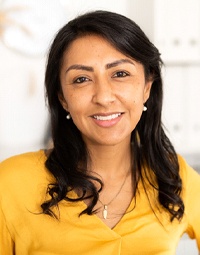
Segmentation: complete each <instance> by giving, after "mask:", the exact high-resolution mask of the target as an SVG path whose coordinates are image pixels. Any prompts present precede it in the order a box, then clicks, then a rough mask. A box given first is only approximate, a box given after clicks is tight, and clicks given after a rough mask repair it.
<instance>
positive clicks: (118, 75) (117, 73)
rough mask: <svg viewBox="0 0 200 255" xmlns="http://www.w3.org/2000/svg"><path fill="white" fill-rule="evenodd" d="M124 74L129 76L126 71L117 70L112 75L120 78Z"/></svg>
mask: <svg viewBox="0 0 200 255" xmlns="http://www.w3.org/2000/svg"><path fill="white" fill-rule="evenodd" d="M126 76H129V73H128V72H126V71H118V72H116V73H115V74H114V75H113V77H114V78H121V77H126Z"/></svg>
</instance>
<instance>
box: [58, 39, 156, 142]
mask: <svg viewBox="0 0 200 255" xmlns="http://www.w3.org/2000/svg"><path fill="white" fill-rule="evenodd" d="M60 81H61V87H62V94H60V95H59V99H60V102H61V104H62V106H63V108H64V109H65V110H66V111H68V112H69V113H70V115H71V117H72V120H73V122H74V124H75V125H76V126H77V128H78V129H79V130H80V132H81V134H82V137H83V140H84V141H85V143H86V145H90V144H96V145H116V144H119V143H123V142H128V143H130V136H131V132H132V131H133V130H134V128H135V127H136V125H137V123H138V121H139V120H140V117H141V114H142V112H143V104H144V103H145V102H146V100H147V99H148V97H149V94H150V89H151V83H152V82H151V81H147V82H146V81H145V75H144V68H143V66H142V64H140V63H138V62H136V61H135V60H133V59H132V58H130V57H127V56H126V55H124V54H122V53H121V52H119V51H118V50H116V49H115V48H114V47H113V46H112V45H111V44H110V43H109V42H108V41H107V40H105V39H104V38H102V37H100V36H97V35H87V36H83V37H81V38H78V39H76V40H75V41H74V42H72V44H71V45H70V47H69V48H68V50H67V51H66V52H65V54H64V57H63V65H62V67H61V72H60ZM66 121H67V120H66Z"/></svg>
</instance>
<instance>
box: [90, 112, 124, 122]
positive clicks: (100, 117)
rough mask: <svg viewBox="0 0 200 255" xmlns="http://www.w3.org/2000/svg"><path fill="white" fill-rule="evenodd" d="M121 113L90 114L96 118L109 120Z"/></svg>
mask: <svg viewBox="0 0 200 255" xmlns="http://www.w3.org/2000/svg"><path fill="white" fill-rule="evenodd" d="M121 114H122V113H113V114H109V115H94V116H92V117H93V118H94V119H96V120H102V121H109V120H113V119H116V118H118V117H119V116H120V115H121Z"/></svg>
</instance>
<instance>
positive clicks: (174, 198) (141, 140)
mask: <svg viewBox="0 0 200 255" xmlns="http://www.w3.org/2000/svg"><path fill="white" fill-rule="evenodd" d="M88 34H95V35H99V36H101V37H103V38H104V39H106V40H107V41H108V42H110V43H111V44H112V45H113V46H114V47H115V48H116V49H117V50H119V51H120V52H122V53H123V54H125V55H127V56H129V57H131V58H133V59H135V60H136V61H139V62H140V63H141V64H142V65H143V67H144V72H145V78H146V80H148V79H152V80H153V83H152V88H151V93H150V97H149V99H148V100H147V102H146V106H147V108H148V111H147V112H144V113H143V114H142V116H141V119H140V121H139V123H138V124H137V126H136V128H135V129H134V130H133V131H132V135H131V145H132V153H133V155H134V162H133V169H132V175H133V181H134V186H135V187H136V189H135V192H134V195H135V194H136V190H137V184H138V181H139V180H141V181H142V182H143V184H144V185H145V183H149V184H150V185H151V186H153V188H154V189H155V190H157V194H158V197H157V199H158V202H159V204H160V205H161V206H162V207H164V208H165V209H166V210H167V211H168V212H169V214H170V220H171V221H173V220H174V219H175V218H177V219H179V220H180V219H181V218H182V217H183V214H184V204H183V201H182V199H181V191H182V181H181V178H180V176H179V164H178V159H177V155H176V152H175V150H174V148H173V146H172V144H171V142H170V140H169V139H168V137H167V136H166V134H165V132H164V129H163V126H162V122H161V110H162V99H163V91H162V78H161V66H162V60H161V58H160V53H159V51H158V50H157V48H156V47H155V46H154V45H153V44H152V43H151V42H150V41H149V39H148V38H147V36H146V35H145V34H144V32H143V31H142V30H141V29H140V27H139V26H138V25H137V24H136V23H135V22H133V21H132V20H130V19H128V18H126V17H124V16H123V15H120V14H116V13H112V12H108V11H94V12H90V13H86V14H83V15H80V16H78V17H77V18H75V19H73V20H72V21H70V22H69V23H67V24H66V25H65V26H64V27H63V28H61V29H60V31H58V33H57V35H56V37H55V39H54V41H53V43H52V45H51V47H50V51H49V55H48V61H47V66H46V74H45V85H46V97H47V101H48V105H49V110H50V117H51V127H52V139H53V144H54V147H53V149H52V151H51V153H50V154H49V156H48V158H47V160H46V163H45V165H46V167H47V169H48V170H49V171H50V172H51V173H52V174H53V176H54V177H55V180H56V181H55V183H51V184H49V186H48V189H47V193H48V194H49V195H50V199H49V200H47V201H45V202H44V203H43V204H42V205H41V207H42V210H43V213H45V214H49V215H51V216H55V213H53V211H52V208H53V207H54V206H58V204H59V202H60V201H61V200H68V201H71V202H76V201H80V200H84V199H86V194H90V199H91V200H90V201H91V202H90V204H89V205H88V207H87V208H86V209H85V210H84V211H83V212H80V214H83V213H87V214H89V215H90V214H92V213H94V210H93V209H94V206H95V205H96V203H97V201H98V197H99V192H100V191H99V190H97V189H96V188H95V185H94V184H93V181H94V180H96V181H98V182H99V183H100V184H101V186H102V185H103V183H102V182H101V180H99V179H97V178H95V177H93V176H90V175H88V174H87V162H88V160H89V153H88V151H87V147H86V145H85V143H84V142H83V139H82V136H81V134H80V132H79V130H78V129H77V127H76V126H75V125H74V123H73V120H68V121H66V112H65V110H64V109H63V108H62V106H61V104H60V102H59V99H58V94H59V93H60V92H61V84H60V78H59V77H60V70H61V67H62V61H63V55H64V52H66V51H67V49H68V47H69V45H70V44H71V43H72V42H73V41H74V40H76V39H77V38H79V37H81V36H84V35H88ZM77 51H78V49H77ZM144 169H145V170H144ZM136 176H139V179H137V178H136ZM151 176H153V177H152V178H151ZM153 178H154V179H155V180H156V181H153ZM75 189H78V190H80V191H81V195H80V196H79V197H78V198H76V199H73V198H70V196H69V191H71V190H75ZM146 194H147V195H148V192H147V190H146Z"/></svg>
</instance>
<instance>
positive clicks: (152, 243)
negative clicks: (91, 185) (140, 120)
mask: <svg viewBox="0 0 200 255" xmlns="http://www.w3.org/2000/svg"><path fill="white" fill-rule="evenodd" d="M45 160H46V157H45V155H44V152H43V151H38V152H32V153H26V154H23V155H19V156H15V157H12V158H10V159H8V160H5V161H4V162H2V163H1V164H0V254H1V255H11V254H12V255H13V254H15V255H56V254H59V255H61V254H63V255H68V254H69V255H88V254H94V255H134V254H135V255H174V254H175V251H176V246H177V244H178V241H179V239H180V237H181V235H182V234H183V233H184V232H187V233H188V234H189V235H190V237H191V238H196V240H197V243H198V247H199V250H200V175H198V173H197V172H195V171H194V170H193V169H192V168H190V167H189V166H188V165H187V164H186V163H185V161H184V160H183V159H182V158H181V157H180V158H179V161H180V168H181V176H182V180H183V187H184V188H183V194H182V196H183V199H184V203H185V216H184V218H183V219H182V221H181V222H178V221H177V220H174V221H173V223H170V221H169V215H168V213H167V212H165V211H164V210H163V209H162V210H160V209H161V208H160V207H159V206H157V207H156V205H155V207H154V211H155V213H153V211H152V209H151V207H150V204H149V201H148V199H147V196H146V194H145V192H144V190H143V189H142V186H141V185H140V186H139V193H138V195H137V199H136V206H135V199H133V201H132V202H131V204H130V206H129V208H128V210H127V213H126V214H125V215H124V216H123V218H122V219H121V220H120V222H119V223H118V224H117V225H116V226H115V227H114V228H113V229H110V228H109V227H107V226H106V225H105V224H104V223H103V222H102V221H101V220H100V219H99V218H98V217H97V216H96V215H91V216H89V215H85V214H84V215H82V216H81V217H79V213H80V212H81V211H82V210H83V209H85V207H86V205H85V203H84V202H77V203H70V202H66V201H63V202H61V203H60V205H59V212H58V211H57V213H59V214H60V220H56V219H54V218H52V217H50V216H48V215H44V214H41V213H40V212H41V209H40V205H41V203H42V202H44V200H45V199H46V188H47V185H48V184H49V183H51V182H53V180H54V178H53V177H52V176H51V174H50V173H49V172H48V171H47V169H46V168H45V166H44V162H45ZM149 194H151V200H152V201H153V200H154V199H153V197H154V198H155V196H153V193H151V191H150V193H149ZM72 195H73V194H72ZM154 202H155V201H154ZM156 208H157V209H156ZM55 210H56V209H55Z"/></svg>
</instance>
